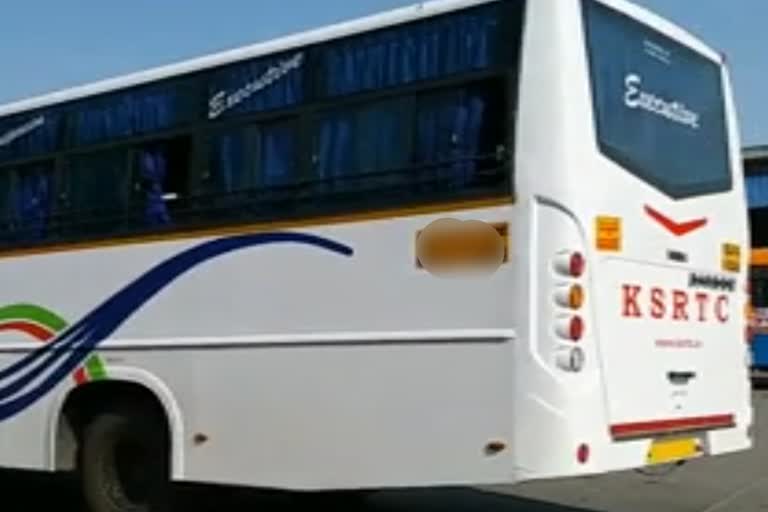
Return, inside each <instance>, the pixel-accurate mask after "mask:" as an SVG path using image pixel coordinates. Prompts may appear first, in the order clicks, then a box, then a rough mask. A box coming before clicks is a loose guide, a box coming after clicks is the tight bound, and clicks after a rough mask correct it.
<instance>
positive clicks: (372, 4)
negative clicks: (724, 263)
mask: <svg viewBox="0 0 768 512" xmlns="http://www.w3.org/2000/svg"><path fill="white" fill-rule="evenodd" d="M415 1H416V0H226V1H219V2H213V1H203V0H195V1H189V0H131V1H127V2H118V1H115V0H113V1H104V0H78V1H76V2H63V1H61V0H25V1H23V2H22V1H18V0H6V5H5V6H4V7H5V8H4V10H3V24H2V25H3V27H2V38H3V41H5V44H3V45H0V62H3V63H4V66H3V73H2V77H3V80H2V81H1V82H0V103H4V102H7V101H11V100H15V99H20V98H23V97H28V96H32V95H36V94H40V93H43V92H48V91H50V90H55V89H60V88H63V87H68V86H72V85H77V84H80V83H83V82H88V81H92V80H97V79H101V78H106V77H111V76H114V75H117V74H121V73H125V72H131V71H136V70H140V69H143V68H146V67H151V66H156V65H161V64H166V63H171V62H175V61H178V60H181V59H185V58H190V57H196V56H199V55H201V54H206V53H210V52H212V51H218V50H222V49H228V48H231V47H235V46H240V45H245V44H249V43H253V42H257V41H260V40H263V39H268V38H270V37H275V36H278V35H282V34H286V33H290V32H294V31H297V30H302V29H306V28H312V27H315V26H319V25H323V24H326V23H331V22H334V21H340V20H344V19H347V18H350V17H356V16H360V15H364V14H368V13H371V12H375V11H378V10H382V9H389V8H392V7H397V6H401V5H408V4H411V3H415ZM533 1H535V0H533ZM636 1H637V2H638V3H640V4H643V5H645V6H647V7H649V8H651V9H653V10H654V11H657V12H659V13H660V14H662V15H664V16H667V17H669V18H671V19H672V20H673V21H676V22H678V23H680V24H682V25H684V26H686V27H687V28H688V29H689V30H691V31H693V32H694V33H696V34H698V35H700V36H701V37H703V38H705V39H706V40H707V41H708V42H709V43H710V44H712V45H713V46H715V47H717V48H719V49H721V50H722V51H724V52H725V53H726V54H727V55H728V57H729V59H730V63H731V66H732V71H733V75H734V83H735V88H736V94H737V96H736V101H737V104H738V107H739V113H740V118H741V126H742V136H743V139H744V143H745V144H758V143H763V144H768V101H766V100H765V93H764V92H763V91H765V89H766V86H768V59H767V58H766V57H768V29H766V27H765V20H768V1H766V0H719V1H713V0H636Z"/></svg>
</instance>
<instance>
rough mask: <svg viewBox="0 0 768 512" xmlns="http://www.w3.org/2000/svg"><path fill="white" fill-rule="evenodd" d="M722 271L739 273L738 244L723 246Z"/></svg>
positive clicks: (739, 248) (739, 249) (739, 247)
mask: <svg viewBox="0 0 768 512" xmlns="http://www.w3.org/2000/svg"><path fill="white" fill-rule="evenodd" d="M722 263H723V270H725V271H727V272H740V271H741V246H740V245H738V244H728V243H726V244H723V257H722Z"/></svg>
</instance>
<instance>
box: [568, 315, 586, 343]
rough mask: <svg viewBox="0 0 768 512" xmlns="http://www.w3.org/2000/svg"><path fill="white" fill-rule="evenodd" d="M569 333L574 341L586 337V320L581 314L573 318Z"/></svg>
mask: <svg viewBox="0 0 768 512" xmlns="http://www.w3.org/2000/svg"><path fill="white" fill-rule="evenodd" d="M568 335H569V337H570V338H571V339H572V340H573V341H580V340H581V338H583V337H584V320H582V319H581V317H580V316H575V317H573V318H571V324H570V326H569V327H568Z"/></svg>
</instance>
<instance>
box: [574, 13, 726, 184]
mask: <svg viewBox="0 0 768 512" xmlns="http://www.w3.org/2000/svg"><path fill="white" fill-rule="evenodd" d="M584 16H585V22H586V27H587V47H588V52H589V59H590V66H591V78H592V90H593V94H594V109H595V117H596V121H597V133H598V143H599V146H600V150H601V151H602V153H603V154H604V155H605V156H606V157H608V158H610V159H611V160H613V161H614V162H616V163H617V164H619V165H621V166H622V167H623V168H624V169H626V170H627V171H629V172H630V173H632V174H634V175H635V176H636V177H638V178H639V179H642V180H644V181H645V182H646V183H648V184H650V185H651V186H653V187H655V188H657V189H659V190H660V191H662V192H663V193H665V194H666V195H668V196H670V197H672V198H675V199H681V198H687V197H692V196H696V195H704V194H712V193H717V192H724V191H727V190H730V188H731V185H732V182H731V179H732V178H731V173H730V169H729V159H728V151H729V148H728V131H727V128H726V120H725V102H724V95H723V83H722V74H721V70H720V66H719V65H718V64H717V63H715V62H714V61H712V60H710V59H709V58H707V57H705V56H704V55H702V54H700V53H698V52H695V51H693V50H691V49H690V48H687V47H685V46H683V45H681V44H680V43H677V42H675V41H673V40H671V39H669V38H668V37H666V36H664V35H662V34H660V33H659V32H657V31H655V30H653V29H652V28H650V27H648V26H646V25H643V24H641V23H639V22H637V21H635V20H634V19H632V18H630V17H628V16H626V15H624V14H622V13H619V12H617V11H615V10H613V9H611V8H609V7H606V6H605V5H603V4H601V3H599V2H596V1H594V0H584Z"/></svg>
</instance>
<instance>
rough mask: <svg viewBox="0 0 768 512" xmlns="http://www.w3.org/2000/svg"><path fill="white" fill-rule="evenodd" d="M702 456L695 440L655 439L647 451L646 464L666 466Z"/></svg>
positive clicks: (692, 438) (693, 438) (698, 444)
mask: <svg viewBox="0 0 768 512" xmlns="http://www.w3.org/2000/svg"><path fill="white" fill-rule="evenodd" d="M701 455H702V450H701V445H700V442H699V440H698V439H697V438H695V437H691V438H684V439H657V440H656V441H654V442H653V443H651V448H650V450H649V451H648V461H647V462H648V464H650V465H656V464H668V463H672V462H680V461H683V460H688V459H693V458H696V457H699V456H701Z"/></svg>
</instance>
